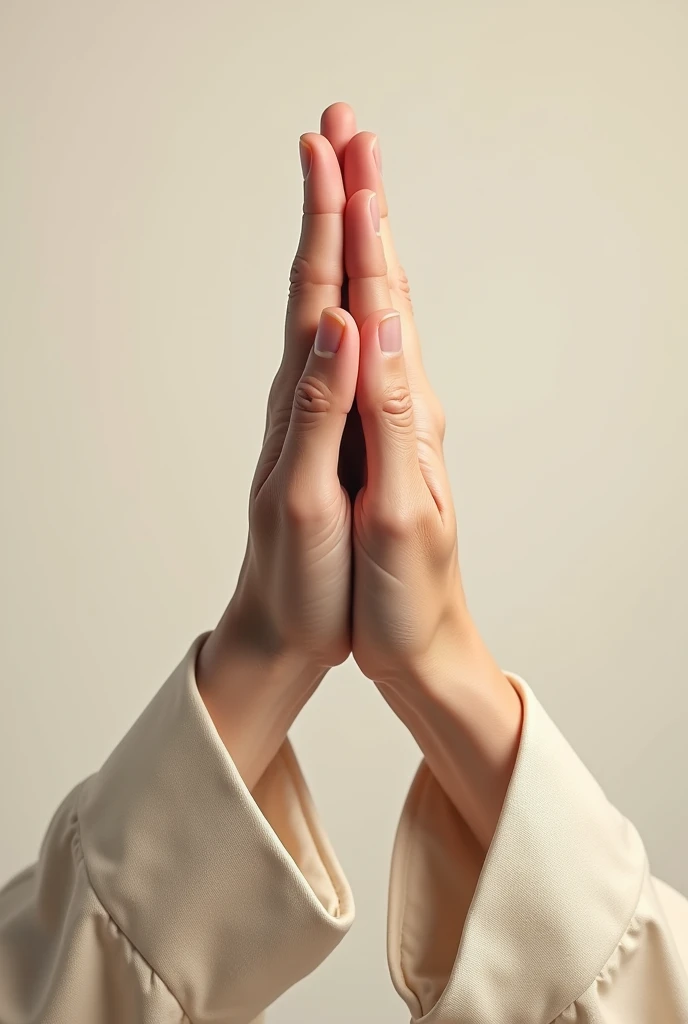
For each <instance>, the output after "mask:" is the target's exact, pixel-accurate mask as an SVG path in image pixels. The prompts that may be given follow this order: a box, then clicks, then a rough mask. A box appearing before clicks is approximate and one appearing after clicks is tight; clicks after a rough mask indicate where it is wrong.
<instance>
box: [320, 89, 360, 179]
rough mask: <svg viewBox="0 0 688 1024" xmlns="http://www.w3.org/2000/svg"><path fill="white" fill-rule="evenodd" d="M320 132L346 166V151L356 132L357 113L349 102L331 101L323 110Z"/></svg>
mask: <svg viewBox="0 0 688 1024" xmlns="http://www.w3.org/2000/svg"><path fill="white" fill-rule="evenodd" d="M320 134H321V135H324V136H325V138H326V139H328V141H329V143H330V145H331V146H332V149H333V150H334V151H335V153H336V154H337V160H338V161H339V166H340V167H342V168H343V167H344V153H345V151H346V147H347V146H348V144H349V142H350V141H351V139H352V138H353V137H354V135H355V134H356V115H355V114H354V112H353V109H352V107H350V106H349V104H348V103H331V104H330V106H329V107H326V108H325V110H323V112H322V116H321V118H320Z"/></svg>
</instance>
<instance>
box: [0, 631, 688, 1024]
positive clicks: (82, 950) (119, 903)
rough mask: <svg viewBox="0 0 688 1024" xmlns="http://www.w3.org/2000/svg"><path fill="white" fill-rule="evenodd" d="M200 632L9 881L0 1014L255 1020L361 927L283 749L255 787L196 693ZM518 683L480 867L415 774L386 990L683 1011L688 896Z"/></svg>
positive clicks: (430, 1015)
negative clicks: (664, 875) (506, 775)
mask: <svg viewBox="0 0 688 1024" xmlns="http://www.w3.org/2000/svg"><path fill="white" fill-rule="evenodd" d="M200 640H201V638H199V639H198V640H196V641H195V642H194V644H193V645H192V646H191V648H190V650H189V652H188V654H187V655H186V657H185V658H184V659H183V661H182V662H181V664H180V665H179V666H178V667H177V668H176V669H175V671H174V672H173V673H172V675H171V676H170V678H169V679H168V680H167V682H166V683H165V684H164V685H163V686H162V688H161V689H160V690H159V691H158V693H157V694H156V696H155V697H154V698H153V700H152V701H151V703H150V704H149V706H148V707H147V708H146V709H145V710H144V712H143V713H142V715H141V716H140V718H139V719H138V721H137V722H136V723H135V724H134V725H133V727H132V728H131V730H130V731H129V733H128V734H127V735H126V736H125V737H124V739H123V740H122V742H121V743H120V744H119V746H118V747H117V748H116V749H115V750H114V752H113V753H112V754H111V756H110V757H109V759H108V760H107V761H106V763H105V764H104V765H103V767H102V768H101V769H100V771H98V772H96V773H95V774H94V775H92V776H90V777H89V778H88V779H86V780H85V781H84V782H82V783H81V784H80V785H78V786H77V787H76V788H75V789H74V790H73V791H72V792H71V793H70V794H69V795H68V796H67V797H66V799H65V800H64V802H63V803H62V805H61V806H60V808H59V809H58V810H57V812H56V813H55V816H54V817H53V820H52V822H51V824H50V826H49V828H48V831H47V833H46V835H45V838H44V841H43V843H42V846H41V850H40V856H39V859H38V862H37V863H36V864H35V865H34V866H32V867H30V868H27V869H26V870H25V871H24V872H22V873H21V874H20V875H19V876H17V877H16V878H14V879H13V880H12V881H11V882H10V883H9V884H8V885H7V886H6V887H5V889H4V890H2V892H0V1022H1V1024H63V1022H64V1024H67V1022H69V1024H177V1022H192V1024H211V1022H212V1024H219V1022H224V1021H227V1022H232V1024H248V1022H250V1021H252V1020H253V1019H254V1018H256V1017H257V1016H259V1015H260V1013H261V1012H262V1011H263V1010H264V1009H265V1008H266V1007H267V1006H269V1005H270V1004H271V1003H272V1002H274V1000H275V999H276V998H277V997H278V996H279V995H280V994H281V993H282V992H284V991H285V990H286V989H287V988H289V987H290V986H291V985H293V984H294V983H295V982H297V981H298V980H299V979H301V978H303V977H304V976H305V975H307V974H309V973H310V972H311V971H313V970H314V969H315V968H316V967H317V966H318V964H320V963H321V962H322V961H323V960H324V959H325V957H326V956H327V955H328V954H329V953H330V952H331V950H333V949H334V947H335V946H336V945H337V944H338V943H339V942H340V941H341V939H342V938H343V937H344V935H345V934H346V932H347V930H348V929H349V926H350V925H351V922H352V920H353V915H354V905H353V899H352V895H351V890H350V888H349V885H348V883H347V880H346V878H345V877H344V875H343V873H342V870H341V868H340V866H339V864H338V862H337V859H336V856H335V854H334V852H333V850H332V848H331V847H330V844H329V842H328V839H327V836H326V835H325V834H324V832H323V829H322V826H321V825H320V823H319V821H318V817H317V814H316V811H315V809H314V807H313V803H312V801H311V798H310V795H309V792H308V789H307V787H306V783H305V782H304V779H303V777H302V775H301V772H300V770H299V766H298V763H297V761H296V758H295V756H294V753H293V751H292V748H291V746H290V744H289V742H288V741H287V742H285V744H284V746H283V748H282V750H281V751H280V753H279V754H278V756H277V757H276V758H275V760H274V762H273V763H272V764H271V766H270V767H269V769H268V771H267V772H266V774H265V776H264V777H263V779H262V780H261V782H260V783H259V785H258V786H257V788H256V789H255V791H254V792H253V794H251V793H250V792H249V791H248V790H247V788H246V786H245V785H244V783H243V781H242V779H241V777H240V776H239V774H238V772H237V770H236V768H235V766H234V764H233V762H232V760H231V758H230V757H229V756H228V754H227V751H226V749H225V747H224V746H223V744H222V742H221V740H220V739H219V737H218V735H217V732H216V731H215V728H214V726H213V723H212V721H211V719H210V717H209V715H208V713H207V711H206V709H205V706H204V704H203V702H202V700H201V699H200V697H199V694H198V691H197V689H196V683H195V678H194V664H195V658H196V652H197V649H198V645H199V643H200ZM509 679H510V681H511V683H512V685H514V686H515V687H516V688H517V689H518V691H519V693H520V695H521V697H522V699H523V702H524V706H525V719H524V727H523V733H522V738H521V742H520V747H519V752H518V758H517V762H516V767H515V769H514V773H513V777H512V780H511V783H510V787H509V791H508V793H507V797H506V801H505V803H504V807H503V810H502V814H501V817H500V820H499V823H498V826H497V831H496V833H495V836H494V840H493V842H492V844H491V846H490V849H489V852H488V854H487V857H486V858H485V859H483V858H482V857H481V855H480V851H479V850H478V848H477V846H476V844H475V842H474V841H473V839H472V836H471V834H470V833H469V832H468V830H467V829H466V827H465V826H464V825H463V823H462V821H461V819H460V818H459V816H458V814H457V813H456V811H455V810H454V809H453V808H452V806H451V805H450V804H449V802H448V800H447V798H446V797H445V796H444V794H443V792H442V791H441V790H440V789H439V787H438V785H437V783H436V782H435V781H434V778H433V777H432V775H431V774H430V772H429V770H428V769H427V767H426V766H425V764H421V766H420V768H419V771H418V774H417V776H416V778H415V781H414V783H413V785H412V787H411V791H410V793H409V796H408V799H407V801H406V804H405V807H404V810H403V813H402V817H401V821H400V823H399V830H398V833H397V839H396V843H395V847H394V853H393V859H392V868H391V879H390V896H389V927H388V955H389V965H390V973H391V977H392V982H393V984H394V985H395V987H396V989H397V991H398V992H399V994H400V995H401V997H402V998H403V999H404V1000H405V1002H406V1004H407V1006H408V1010H409V1013H410V1015H411V1017H412V1019H413V1020H414V1021H418V1020H420V1019H421V1018H422V1020H423V1024H439V1022H443V1024H548V1022H552V1021H557V1022H562V1024H564V1022H566V1024H571V1022H579V1024H678V1022H682V1024H686V1022H688V973H687V972H688V902H686V901H685V900H684V898H683V897H682V896H680V895H679V894H678V893H676V892H675V891H674V890H673V889H671V888H670V887H669V886H667V885H665V884H664V883H662V882H660V881H658V880H657V879H656V878H653V877H652V875H651V873H650V869H649V867H648V863H647V857H646V854H645V850H644V848H643V844H642V842H641V840H640V837H639V836H638V834H637V832H636V831H635V829H634V827H633V826H632V825H631V824H630V822H628V821H627V820H626V819H625V818H624V817H623V816H622V815H621V814H620V813H619V812H618V811H617V810H616V809H615V808H614V807H613V806H612V805H611V804H610V803H609V802H608V800H607V799H606V797H605V795H604V793H603V792H602V791H601V789H600V787H599V786H598V785H597V783H596V782H595V781H594V779H593V778H592V777H591V775H590V774H589V772H588V771H587V769H586V768H585V767H584V766H583V764H582V763H581V761H580V760H579V759H578V757H577V756H576V754H575V753H574V752H573V750H572V749H571V747H570V746H569V745H568V743H567V742H566V740H565V739H564V738H563V736H562V735H561V733H560V732H559V731H558V729H557V728H556V726H555V725H554V724H553V722H552V721H551V720H550V718H549V717H548V716H547V714H546V713H545V711H544V710H543V708H542V706H541V705H540V704H539V703H538V701H537V699H536V697H535V696H534V694H533V692H532V691H531V690H530V688H529V687H528V685H527V684H526V683H525V682H524V681H523V680H522V679H520V678H519V677H518V676H513V675H509ZM361 1021H362V1022H364V1021H365V1024H368V1021H367V1020H366V1017H365V1011H362V1016H361ZM306 1024H307V1022H306ZM314 1024H315V1022H314Z"/></svg>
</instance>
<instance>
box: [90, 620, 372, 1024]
mask: <svg viewBox="0 0 688 1024" xmlns="http://www.w3.org/2000/svg"><path fill="white" fill-rule="evenodd" d="M204 638H205V637H204V636H201V637H199V638H198V639H197V640H196V641H195V642H194V643H193V644H192V646H191V648H190V650H189V651H188V653H187V654H186V656H185V657H184V659H183V660H182V662H181V663H180V665H179V666H178V667H177V668H176V669H175V670H174V672H173V673H172V675H171V676H170V678H169V679H168V680H167V682H166V683H165V684H164V685H163V687H162V688H161V689H160V690H159V691H158V693H157V694H156V695H155V697H154V698H153V700H152V701H151V703H150V704H149V705H148V707H147V708H146V709H145V710H144V712H143V713H142V714H141V716H140V718H139V719H138V721H137V722H136V723H135V724H134V725H133V727H132V728H131V730H130V731H129V732H128V734H127V735H126V736H125V738H124V739H123V740H122V742H121V743H120V744H119V746H118V747H117V748H116V749H115V750H114V752H113V753H112V755H111V756H110V757H109V759H108V760H107V761H106V763H105V764H104V765H103V767H102V768H101V770H100V771H99V772H98V773H97V774H96V775H94V776H93V777H92V778H91V779H90V780H88V781H87V783H86V784H85V786H84V787H83V794H82V798H81V800H80V806H79V812H78V813H79V822H80V830H81V841H82V846H83V851H84V861H85V866H86V869H87V871H88V875H89V878H90V882H91V885H92V886H93V889H94V890H95V892H96V893H97V895H98V897H99V899H100V900H101V902H102V904H103V906H104V907H105V909H106V910H107V912H108V914H109V915H110V917H111V919H112V921H113V922H114V924H115V925H116V927H117V928H119V929H120V930H121V931H122V932H123V933H124V934H125V935H126V936H127V937H128V939H129V940H130V942H131V943H132V944H133V945H134V946H135V947H136V949H137V950H138V951H139V953H140V954H141V956H142V957H144V959H145V960H146V961H147V962H148V964H149V965H150V967H151V968H152V970H153V971H154V972H155V973H156V974H157V975H158V976H159V977H160V978H161V979H162V980H163V981H164V982H165V984H166V985H167V987H168V988H169V989H170V991H171V992H172V993H173V994H174V995H175V997H176V998H177V1000H178V1001H179V1003H180V1004H181V1006H182V1007H183V1009H184V1011H185V1012H186V1014H187V1015H188V1017H189V1018H190V1019H191V1020H193V1021H194V1022H198V1024H204V1022H206V1021H207V1022H210V1021H217V1020H230V1019H231V1020H233V1021H250V1020H251V1019H252V1018H253V1017H255V1016H257V1014H258V1013H259V1012H260V1011H261V1010H263V1009H264V1008H265V1007H266V1006H269V1005H270V1004H271V1003H272V1002H273V1001H274V1000H275V999H276V998H277V997H278V996H279V995H281V994H282V993H283V992H284V991H285V990H286V989H287V988H289V987H290V986H291V985H293V984H294V983H295V982H297V981H299V980H300V979H301V978H303V977H304V976H305V975H307V974H309V973H310V972H311V971H312V970H313V969H314V968H315V967H317V965H318V964H319V963H320V962H321V961H322V960H323V959H324V958H325V957H326V956H327V955H328V954H329V953H330V952H331V950H332V949H333V948H334V947H335V946H336V945H337V943H338V942H339V941H340V939H341V938H342V937H343V935H344V934H345V933H346V931H347V930H348V928H349V926H350V925H351V922H352V920H353V913H354V907H353V899H352V895H351V890H350V888H349V885H348V883H347V881H346V879H345V877H344V875H343V873H342V870H341V868H340V866H339V864H338V863H337V860H336V857H335V855H334V853H333V851H332V849H331V848H330V844H329V842H328V840H327V837H326V835H325V833H324V831H323V829H322V827H321V825H320V824H319V821H318V818H317V815H316V812H315V809H314V807H313V803H312V800H311V797H310V795H309V792H308V788H307V786H306V783H305V781H304V779H303V776H302V774H301V772H300V769H299V766H298V764H297V761H296V758H295V756H294V753H293V751H292V748H291V746H290V744H289V742H288V741H287V742H285V743H284V745H283V747H282V748H281V750H280V751H279V753H278V755H277V756H276V758H275V759H274V761H273V762H272V764H271V765H270V766H269V768H268V770H267V771H266V773H265V775H264V776H263V777H262V779H261V780H260V782H259V783H258V785H257V786H256V787H255V789H254V791H253V792H252V793H251V792H249V791H248V789H247V788H246V786H245V784H244V782H243V780H242V778H241V776H240V775H239V773H238V771H237V769H236V767H235V765H234V763H233V761H232V760H231V758H230V756H229V755H228V753H227V750H226V748H225V747H224V745H223V743H222V741H221V739H220V738H219V736H218V734H217V732H216V730H215V727H214V725H213V722H212V719H211V718H210V716H209V714H208V712H207V710H206V707H205V705H204V703H203V701H202V699H201V698H200V696H199V693H198V690H197V687H196V681H195V673H194V668H195V663H196V656H197V653H198V650H199V649H200V645H201V643H202V641H203V639H204Z"/></svg>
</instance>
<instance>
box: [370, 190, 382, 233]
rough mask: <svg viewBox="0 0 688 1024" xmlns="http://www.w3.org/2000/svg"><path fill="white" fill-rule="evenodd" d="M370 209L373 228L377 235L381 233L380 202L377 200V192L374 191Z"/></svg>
mask: <svg viewBox="0 0 688 1024" xmlns="http://www.w3.org/2000/svg"><path fill="white" fill-rule="evenodd" d="M368 207H369V209H370V219H371V220H372V222H373V230H374V232H375V234H376V235H379V234H380V204H379V203H378V201H377V194H376V193H375V192H373V194H372V196H371V197H370V200H369V202H368Z"/></svg>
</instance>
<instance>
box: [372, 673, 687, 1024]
mask: <svg viewBox="0 0 688 1024" xmlns="http://www.w3.org/2000/svg"><path fill="white" fill-rule="evenodd" d="M507 676H508V678H509V679H510V681H511V683H512V685H514V686H515V687H516V689H517V691H518V693H519V695H520V697H521V700H522V702H523V705H524V725H523V731H522V736H521V741H520V745H519V751H518V755H517V760H516V765H515V768H514V772H513V775H512V778H511V781H510V785H509V789H508V792H507V795H506V799H505V802H504V806H503V808H502V812H501V816H500V819H499V822H498V825H497V830H496V832H495V835H494V838H493V841H492V843H491V845H490V848H489V850H488V852H487V856H485V857H484V856H483V855H482V852H481V850H480V849H479V848H478V846H477V844H476V842H475V841H474V840H473V837H472V835H471V833H470V832H469V831H468V829H467V828H466V826H465V824H464V823H463V821H462V820H461V818H460V817H459V815H458V814H457V813H456V811H455V810H454V808H453V807H452V805H451V804H450V803H449V801H448V799H447V798H446V797H445V795H444V793H443V792H442V790H441V789H440V788H439V786H438V784H437V783H436V781H435V780H434V778H433V776H432V775H431V774H430V772H429V770H428V768H427V766H426V765H425V763H423V764H421V767H420V769H419V771H418V774H417V775H416V778H415V780H414V783H413V785H412V787H411V790H410V792H409V795H408V798H407V801H406V804H405V807H404V810H403V813H402V816H401V820H400V823H399V829H398V832H397V837H396V842H395V846H394V853H393V858H392V871H391V878H390V901H389V917H388V957H389V966H390V972H391V975H392V980H393V983H394V985H395V987H396V989H397V991H398V992H399V993H400V995H401V996H402V997H403V998H404V1000H405V1001H406V1004H407V1006H408V1008H409V1011H410V1013H411V1015H412V1019H413V1021H421V1020H422V1021H423V1024H440V1022H442V1024H495V1022H497V1021H509V1022H511V1024H551V1022H554V1021H556V1022H559V1024H686V1022H688V973H687V972H688V902H687V901H686V900H685V899H684V898H683V897H682V896H680V895H679V894H678V893H677V892H675V890H673V889H672V888H670V887H669V886H668V885H666V884H664V883H663V882H660V881H659V880H658V879H656V878H654V877H653V876H652V874H651V871H650V867H649V865H648V860H647V856H646V853H645V849H644V847H643V844H642V841H641V839H640V837H639V835H638V833H637V831H636V830H635V828H634V827H633V825H631V823H630V822H629V821H628V820H627V819H626V818H624V816H623V815H622V814H620V813H619V811H618V810H616V809H615V808H614V807H613V806H612V805H611V803H610V802H609V801H608V799H607V798H606V796H605V794H604V793H603V791H602V790H601V788H600V787H599V785H598V784H597V783H596V782H595V780H594V779H593V777H592V776H591V774H590V773H589V772H588V770H587V769H586V768H585V766H584V765H583V764H582V762H581V761H580V760H579V758H578V757H577V756H576V754H575V753H574V751H573V750H572V749H571V747H570V746H569V744H568V743H567V741H566V740H565V739H564V737H563V736H562V734H561V733H560V732H559V730H558V729H557V728H556V726H555V725H554V723H553V722H552V721H551V719H550V718H549V717H548V715H547V714H546V712H545V711H544V709H543V707H542V706H541V704H540V703H539V702H538V700H537V698H536V697H535V695H534V694H533V692H532V690H531V689H530V688H529V686H528V685H527V684H526V683H525V682H524V680H522V679H520V678H519V677H518V676H515V675H512V674H510V673H507ZM683 784H685V780H683Z"/></svg>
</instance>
